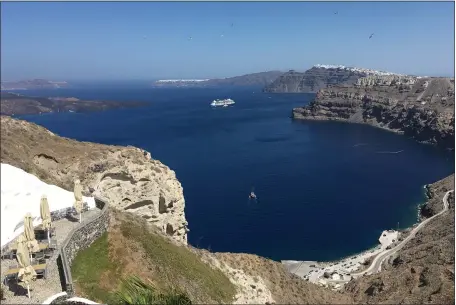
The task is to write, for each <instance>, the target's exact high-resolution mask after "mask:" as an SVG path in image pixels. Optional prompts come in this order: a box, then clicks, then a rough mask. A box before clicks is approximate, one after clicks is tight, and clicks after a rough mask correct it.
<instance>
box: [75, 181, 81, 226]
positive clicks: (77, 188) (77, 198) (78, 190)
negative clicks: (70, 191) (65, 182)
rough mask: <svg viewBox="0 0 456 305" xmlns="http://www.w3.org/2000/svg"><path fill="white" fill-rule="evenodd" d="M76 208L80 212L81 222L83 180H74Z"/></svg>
mask: <svg viewBox="0 0 456 305" xmlns="http://www.w3.org/2000/svg"><path fill="white" fill-rule="evenodd" d="M74 199H75V201H74V208H75V210H76V212H77V213H79V222H81V221H82V186H81V181H79V180H76V181H74Z"/></svg>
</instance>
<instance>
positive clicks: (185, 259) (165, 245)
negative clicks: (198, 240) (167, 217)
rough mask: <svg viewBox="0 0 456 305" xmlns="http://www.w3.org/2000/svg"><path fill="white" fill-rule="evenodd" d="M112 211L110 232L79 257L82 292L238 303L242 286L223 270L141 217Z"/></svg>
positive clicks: (109, 297) (140, 300)
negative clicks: (170, 238) (237, 289)
mask: <svg viewBox="0 0 456 305" xmlns="http://www.w3.org/2000/svg"><path fill="white" fill-rule="evenodd" d="M112 213H113V216H114V218H115V221H114V223H115V224H113V225H112V226H111V227H110V228H109V230H108V233H104V234H103V235H102V236H101V237H100V238H99V239H97V240H96V241H95V242H94V243H92V245H91V246H90V247H89V248H87V249H85V250H82V251H80V252H79V253H78V255H77V256H76V258H75V259H74V261H73V264H72V266H71V271H72V276H73V282H74V284H75V286H76V287H75V288H76V294H77V295H80V296H82V297H87V298H89V299H91V300H93V301H96V302H102V303H104V304H170V305H171V304H177V303H179V304H183V305H187V304H191V302H193V303H198V304H201V303H206V304H215V303H223V304H227V303H231V302H232V300H233V298H234V295H235V293H236V288H235V286H234V285H233V284H232V283H231V282H230V280H229V279H228V278H227V277H226V276H225V274H223V272H222V271H220V270H218V269H215V268H212V267H211V266H210V265H208V264H206V263H204V262H203V261H202V260H201V259H200V257H199V256H198V255H197V254H196V253H194V252H192V251H191V250H190V249H189V248H187V247H184V246H180V245H177V244H175V243H174V242H172V241H170V240H168V239H167V238H165V237H164V236H163V235H161V232H160V233H158V232H157V231H158V229H156V228H154V227H153V226H151V225H149V224H147V223H146V222H145V221H143V220H142V219H138V217H137V216H133V215H130V214H125V213H120V212H114V211H112ZM133 275H134V277H132V276H133ZM136 275H137V277H136ZM146 279H147V281H148V282H147V281H146V282H147V283H145V282H144V280H146ZM149 283H150V284H149Z"/></svg>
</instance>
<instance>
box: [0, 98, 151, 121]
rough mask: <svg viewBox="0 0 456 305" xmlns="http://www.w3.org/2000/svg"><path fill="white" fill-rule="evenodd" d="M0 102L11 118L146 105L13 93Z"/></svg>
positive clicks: (2, 108) (2, 112)
mask: <svg viewBox="0 0 456 305" xmlns="http://www.w3.org/2000/svg"><path fill="white" fill-rule="evenodd" d="M0 101H1V104H0V105H1V107H0V109H1V114H2V115H9V116H12V115H27V114H40V113H52V112H93V111H103V110H108V109H118V108H132V107H141V106H145V105H146V103H144V102H117V101H93V100H80V99H78V98H75V97H31V96H25V95H22V94H18V93H11V92H1V95H0Z"/></svg>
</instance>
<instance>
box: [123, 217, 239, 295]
mask: <svg viewBox="0 0 456 305" xmlns="http://www.w3.org/2000/svg"><path fill="white" fill-rule="evenodd" d="M131 220H133V219H131ZM131 220H130V221H123V222H122V224H121V227H120V229H121V232H122V235H124V236H126V237H127V238H130V239H132V240H135V241H137V242H139V243H140V244H142V246H143V248H144V250H145V253H146V255H147V256H148V258H149V260H150V261H152V262H153V264H154V265H155V266H157V267H159V271H160V274H163V275H164V276H163V277H164V282H165V283H164V284H165V288H166V284H168V285H170V286H171V288H173V286H174V287H179V289H182V290H185V291H186V292H187V293H188V294H189V295H190V296H191V297H192V300H193V301H194V302H210V301H212V302H214V301H215V302H219V303H225V304H226V303H229V302H231V301H232V300H233V297H234V295H235V293H236V288H235V286H234V285H233V284H232V283H231V282H230V280H229V279H228V278H227V277H226V275H225V274H223V272H222V271H220V270H218V269H213V268H211V267H210V266H209V265H207V264H205V263H203V262H202V261H201V259H200V258H199V257H198V256H197V255H196V254H195V253H193V252H192V251H190V250H189V249H187V248H186V247H181V246H177V245H175V244H173V243H172V242H170V241H168V240H166V239H165V238H164V237H162V236H160V235H159V234H156V233H152V232H150V229H148V228H147V227H146V225H145V224H144V223H139V222H138V221H131ZM166 282H167V283H166ZM168 287H169V286H168Z"/></svg>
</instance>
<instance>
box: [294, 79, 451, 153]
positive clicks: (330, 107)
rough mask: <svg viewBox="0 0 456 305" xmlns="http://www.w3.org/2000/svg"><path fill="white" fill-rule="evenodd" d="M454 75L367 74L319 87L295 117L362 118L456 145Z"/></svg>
mask: <svg viewBox="0 0 456 305" xmlns="http://www.w3.org/2000/svg"><path fill="white" fill-rule="evenodd" d="M454 98H455V96H454V78H453V79H450V78H417V77H410V76H394V75H386V76H385V75H369V76H367V77H363V78H360V79H358V80H357V81H356V83H354V84H353V85H337V86H332V87H328V88H325V89H321V90H320V91H318V93H317V96H316V99H315V100H314V101H313V102H312V103H311V104H309V105H308V106H306V107H301V108H295V109H293V112H292V116H293V118H295V119H306V120H336V121H345V122H352V123H364V124H369V125H372V126H376V127H381V128H385V129H387V130H391V131H395V132H398V133H403V134H405V135H407V136H409V137H413V138H415V139H416V140H417V141H419V142H423V143H430V144H437V145H439V146H442V147H445V148H449V149H453V148H454V102H455V101H454Z"/></svg>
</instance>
